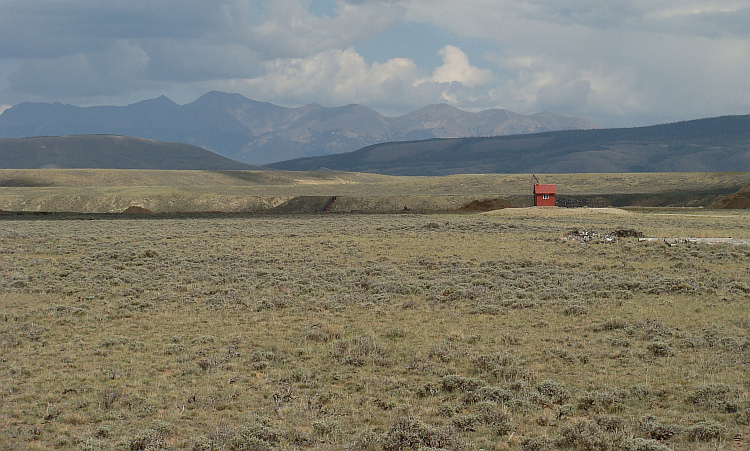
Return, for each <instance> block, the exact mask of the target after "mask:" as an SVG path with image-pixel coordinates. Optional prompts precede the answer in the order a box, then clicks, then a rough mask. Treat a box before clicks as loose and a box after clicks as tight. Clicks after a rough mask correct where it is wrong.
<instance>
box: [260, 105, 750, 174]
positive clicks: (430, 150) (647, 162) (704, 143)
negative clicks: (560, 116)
mask: <svg viewBox="0 0 750 451" xmlns="http://www.w3.org/2000/svg"><path fill="white" fill-rule="evenodd" d="M268 167H271V168H274V169H284V170H291V171H310V170H319V169H323V168H325V169H329V170H337V171H356V172H374V173H380V174H389V175H448V174H462V173H558V174H561V173H579V172H607V173H615V172H620V173H622V172H715V171H719V172H720V171H750V115H744V116H723V117H716V118H709V119H699V120H693V121H685V122H677V123H672V124H662V125H655V126H650V127H637V128H621V129H606V130H605V129H598V130H570V131H558V132H546V133H536V134H529V135H515V136H499V137H490V138H461V139H432V140H424V141H416V142H400V143H385V144H377V145H373V146H369V147H366V148H363V149H360V150H358V151H355V152H350V153H345V154H341V155H329V156H324V157H314V158H304V159H297V160H291V161H285V162H279V163H274V164H270V165H268Z"/></svg>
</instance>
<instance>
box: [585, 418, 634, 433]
mask: <svg viewBox="0 0 750 451" xmlns="http://www.w3.org/2000/svg"><path fill="white" fill-rule="evenodd" d="M594 421H595V422H596V424H597V425H598V426H599V427H600V428H602V429H604V430H605V431H610V432H623V431H626V430H628V429H630V424H628V422H627V421H626V420H625V419H624V418H622V417H618V416H607V415H597V416H595V417H594Z"/></svg>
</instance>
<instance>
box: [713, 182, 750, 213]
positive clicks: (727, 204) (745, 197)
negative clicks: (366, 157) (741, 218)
mask: <svg viewBox="0 0 750 451" xmlns="http://www.w3.org/2000/svg"><path fill="white" fill-rule="evenodd" d="M708 208H738V209H744V208H750V185H748V186H746V187H744V188H742V189H741V190H739V191H737V192H736V193H734V194H730V195H729V196H726V197H723V198H721V199H718V200H716V201H714V202H712V203H711V204H709V205H708Z"/></svg>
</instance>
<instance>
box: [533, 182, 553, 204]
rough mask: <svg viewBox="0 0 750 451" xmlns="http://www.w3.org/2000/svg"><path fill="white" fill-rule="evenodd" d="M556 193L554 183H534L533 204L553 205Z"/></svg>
mask: <svg viewBox="0 0 750 451" xmlns="http://www.w3.org/2000/svg"><path fill="white" fill-rule="evenodd" d="M556 193H557V188H556V187H555V185H534V206H535V207H554V206H555V194H556Z"/></svg>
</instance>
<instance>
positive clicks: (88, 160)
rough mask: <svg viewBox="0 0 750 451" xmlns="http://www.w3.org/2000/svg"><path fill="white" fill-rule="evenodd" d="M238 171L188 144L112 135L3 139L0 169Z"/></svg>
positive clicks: (244, 166) (232, 163) (241, 165)
mask: <svg viewBox="0 0 750 451" xmlns="http://www.w3.org/2000/svg"><path fill="white" fill-rule="evenodd" d="M36 168H101V169H204V170H231V169H235V170H239V169H253V168H254V167H253V166H250V165H247V164H244V163H238V162H236V161H232V160H230V159H228V158H225V157H222V156H220V155H216V154H215V153H212V152H209V151H207V150H205V149H201V148H199V147H195V146H191V145H188V144H179V143H170V142H161V141H154V140H151V139H143V138H132V137H126V136H110V135H80V136H48V137H38V138H23V139H10V138H5V139H0V169H36Z"/></svg>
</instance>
